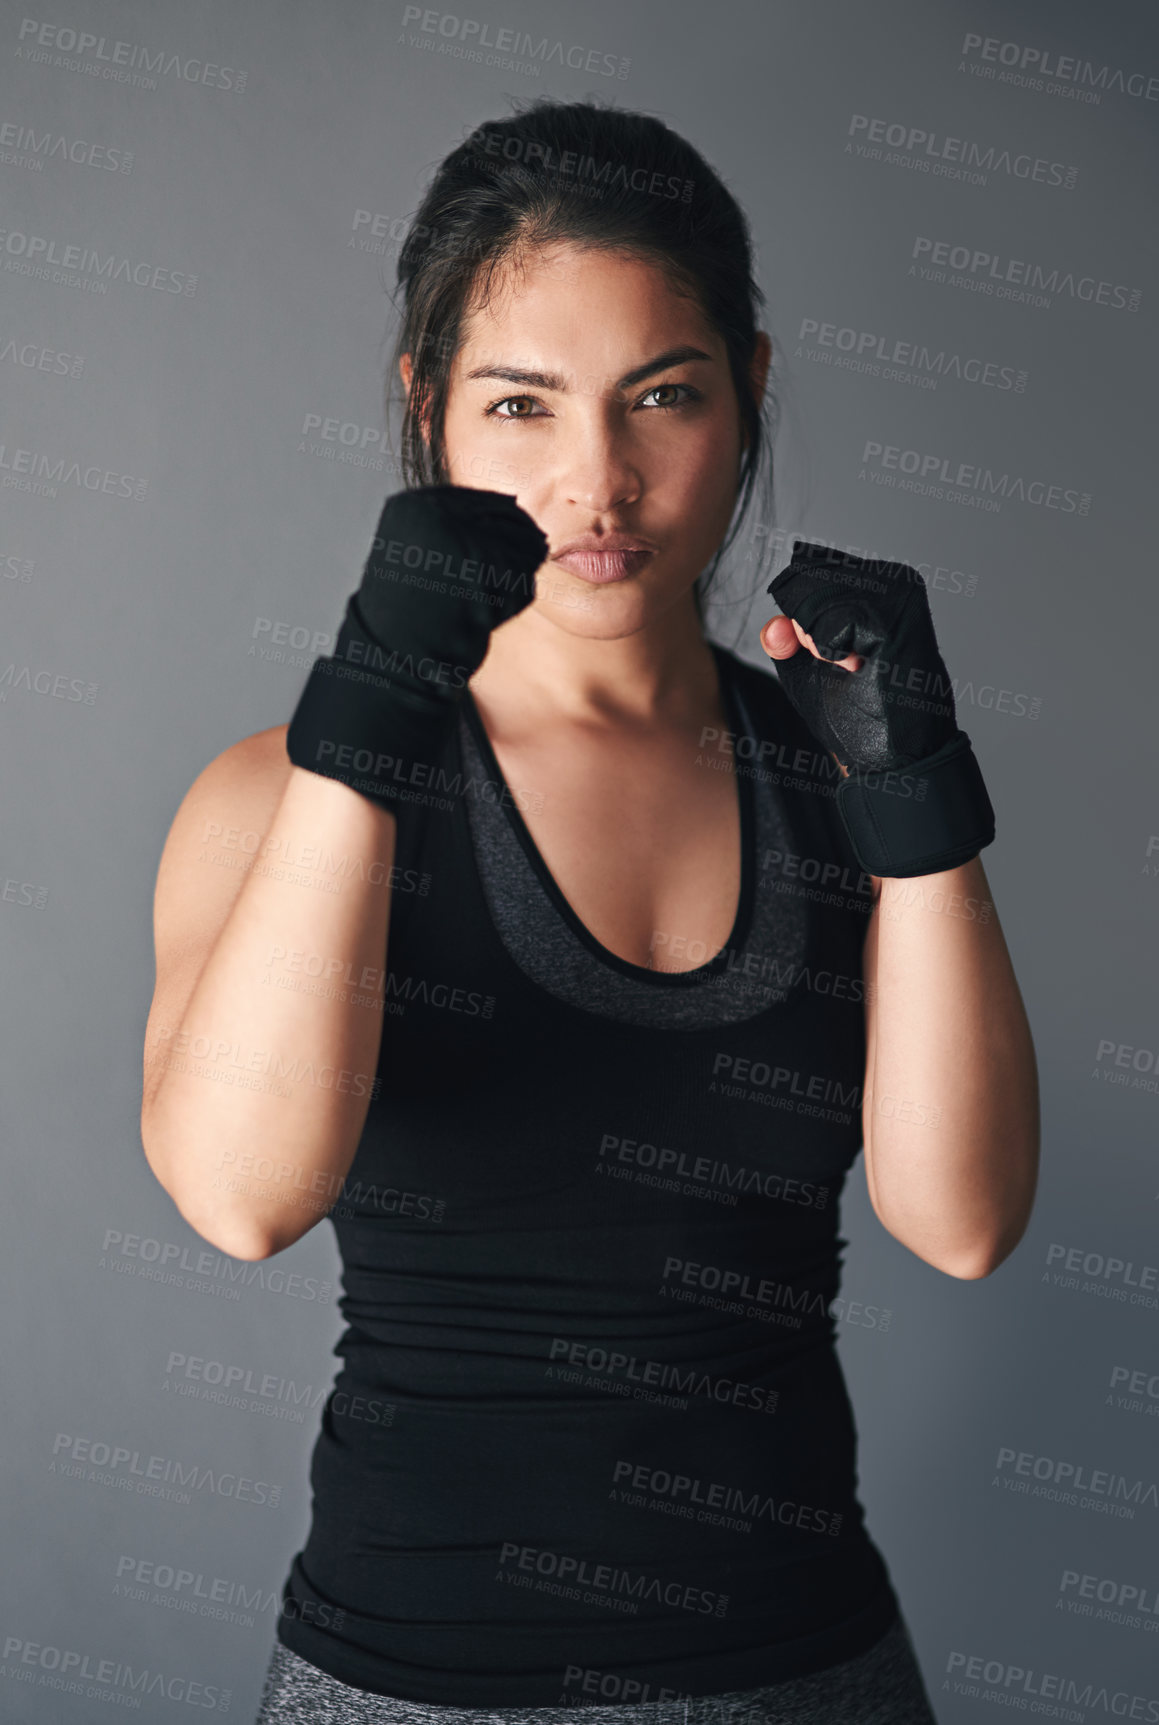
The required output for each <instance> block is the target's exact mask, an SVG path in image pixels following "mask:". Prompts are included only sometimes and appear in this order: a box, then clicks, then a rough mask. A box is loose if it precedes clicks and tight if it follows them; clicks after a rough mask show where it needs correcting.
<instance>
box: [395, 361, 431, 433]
mask: <svg viewBox="0 0 1159 1725" xmlns="http://www.w3.org/2000/svg"><path fill="white" fill-rule="evenodd" d="M398 375H399V376H400V377H401V379H402V387H403V389H404V390H405V391H406V393H407V396H408V398H409V396H410V390H411V379H412V378H413V376H414V366H413V365H412V363H411V356H410V354H409V353H404V354H400V355H399V361H398ZM420 429H421V431H422V436H423V441H424V442H429V440H430V428H429V425H428V417H427V415H426V414H423V415H422V416H421V424H420Z"/></svg>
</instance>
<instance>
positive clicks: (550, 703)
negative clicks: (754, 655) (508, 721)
mask: <svg viewBox="0 0 1159 1725" xmlns="http://www.w3.org/2000/svg"><path fill="white" fill-rule="evenodd" d="M470 686H471V692H472V694H473V695H474V696H475V698H476V701H477V702H478V704H479V706H480V708H481V709H482V710H484V711H486V712H487V713H488V714H493V715H496V716H498V715H500V714H503V715H506V714H510V715H511V716H512V718H515V716H516V715H519V716H520V717H521V718H522V719H523V720H524V721H527V720H528V719H530V718H531V716H533V715H534V716H535V717H536V718H537V719H542V720H544V721H548V722H550V720H552V719H563V720H567V721H571V722H577V723H589V724H590V723H595V724H599V725H615V724H617V723H623V724H630V725H647V724H649V723H650V722H658V723H663V722H673V721H675V722H680V721H681V720H682V719H684V720H686V719H687V718H688V717H689V716H690V715H691V716H693V717H697V716H699V715H701V714H702V713H703V711H704V708H705V704H706V702H707V704H708V705H709V706H710V707H715V705H716V702H717V691H718V679H717V672H716V663H715V660H714V659H713V656H712V650H711V648H710V646H709V644H708V641H707V640H706V639H705V636H704V632H703V629H702V627H701V623H700V618H699V617H698V616H697V613H696V607H695V604H694V603H693V598H692V590H691V588H690V589H689V590H688V592H687V593H686V594H684V595H683V596H682V598H681V600H680V601H678V602H677V603H676V604H675V605H672V606H670V607H669V608H668V609H667V610H666V611H664V612H662V613H661V614H660V615H659V616H658V617H656V618H653V619H652V621H651V622H649V623H648V624H647V625H646V627H644V628H643V629H638V630H637V631H636V632H635V633H634V634H632V635H623V636H620V637H617V638H613V639H611V640H601V639H598V638H596V637H594V636H584V635H572V634H569V633H568V631H567V630H566V629H562V628H560V627H559V626H558V625H557V624H555V623H553V622H552V621H551V620H550V618H548V617H545V616H543V615H541V613H540V612H539V611H537V610H536V608H535V607H534V605H531V606H528V608H527V609H526V610H525V611H521V612H520V613H519V615H518V616H517V617H513V618H512V619H511V620H510V622H507V623H504V624H503V625H502V627H501V628H499V629H497V630H495V632H494V633H493V634H492V636H491V640H490V645H489V646H488V649H487V657H486V659H485V660H484V661H483V664H482V665H481V666H480V668H479V670H478V671H476V673H475V675H474V676H473V677H472V678H471V685H470Z"/></svg>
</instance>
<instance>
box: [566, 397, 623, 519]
mask: <svg viewBox="0 0 1159 1725" xmlns="http://www.w3.org/2000/svg"><path fill="white" fill-rule="evenodd" d="M559 456H560V464H559V470H558V472H557V475H556V481H555V484H556V491H557V495H560V496H562V497H563V499H564V500H565V501H566V502H568V503H574V504H576V505H577V506H578V507H580V508H582V509H587V510H590V511H591V512H592V513H593V514H597V515H602V514H609V513H611V512H612V511H613V510H615V509H622V508H623V507H624V506H625V505H627V504H629V503H635V502H636V501H637V500H638V498H639V497H640V495H641V493H642V492H643V489H644V485H643V476H642V475H641V473H640V470H639V467H638V466H637V465H636V463H635V461H634V460H633V459H632V455H631V451H630V448H629V439H628V438H627V436H626V435H625V433H624V432H622V431H621V430H620V429H619V428H618V427H616V426H615V425H611V424H609V423H607V421H606V420H602V421H600V422H599V423H592V424H585V425H583V426H582V427H581V426H578V425H577V426H575V427H574V428H573V429H572V430H571V431H570V432H569V433H568V434H567V436H566V437H565V438H564V439H562V440H561V443H560V446H559Z"/></svg>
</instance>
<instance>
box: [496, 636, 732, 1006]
mask: <svg viewBox="0 0 1159 1725" xmlns="http://www.w3.org/2000/svg"><path fill="white" fill-rule="evenodd" d="M708 645H709V647H710V649H711V651H712V655H713V659H714V661H715V663H716V669H717V679H718V686H719V691H720V697H721V705H722V707H723V708H724V711H725V714H726V716H727V718H728V720H729V723H730V725H731V727H732V735H733V736H734V737H736V736H739V735H740V734H741V733H742V732H743V731H746V730H747V729H748V725H747V714H746V712H745V709H744V705H743V701H742V699H741V696H740V692H739V690H738V689H736V688H735V686H734V683H733V679H732V677H731V676H730V674H729V670H730V667H729V665H728V660H727V657H726V656H725V653H724V650H723V649H722V648H720V647H718V646H717V644H716V643H715V642H714V641H710V642H709V643H708ZM462 711H463V715H464V718H465V720H466V723H467V725H468V727H469V729H470V732H471V735H472V737H473V739H474V741H475V744H476V746H477V747H478V749H479V752H480V754H481V755H482V757H483V762H484V765H485V766H486V768H487V771H488V773H489V774H490V775H491V777H492V778H493V780H494V782H495V784H496V785H497V786H499V787H501V788H502V791H503V793H504V794H503V795H502V796H501V797H500V798H499V801H500V803H501V805H502V808H503V813H504V815H505V817H506V819H507V823H508V825H509V827H510V828H511V831H512V832H513V833H514V835H515V837H516V839H517V840H518V841H519V844H520V846H521V847H522V850H523V853H524V855H525V856H526V857H527V860H528V862H529V863H530V864H531V867H532V869H533V870H534V872H535V875H536V878H537V879H538V881H539V883H540V885H541V886H542V887H543V889H544V891H545V893H546V894H547V896H548V898H549V900H550V901H551V904H552V905H553V907H554V909H555V911H556V913H557V914H558V915H559V916H560V917H561V918H562V919H563V921H564V923H565V924H566V926H567V927H568V928H569V929H570V930H571V932H572V933H573V934H574V935H575V937H576V939H577V940H579V941H580V942H581V944H582V945H583V946H584V947H585V948H586V949H587V951H588V952H590V953H592V954H593V956H594V957H595V958H597V959H598V960H599V961H600V963H601V964H603V965H605V966H607V968H608V969H610V970H614V971H616V972H617V973H618V974H619V975H621V976H626V977H629V978H631V979H632V980H633V981H636V982H644V983H648V984H651V985H652V986H654V987H657V988H690V987H695V986H696V985H697V984H698V983H699V982H701V981H702V980H704V979H705V978H711V977H714V976H718V975H720V974H721V973H722V972H724V971H725V970H727V967H728V962H729V957H730V955H731V954H733V953H735V952H737V951H740V950H743V947H744V943H745V941H746V940H747V938H748V935H749V931H750V928H751V925H752V915H753V903H754V899H755V859H754V855H753V848H754V845H755V814H754V808H753V800H752V797H753V791H752V782H751V779H750V778H749V775H748V774H747V773H745V772H743V771H736V768H737V765H738V763H737V761H736V758H735V754H734V759H733V770H734V777H735V780H736V789H737V801H738V804H739V810H740V891H739V893H738V895H737V906H736V914H735V916H734V917H733V924H732V928H731V929H730V930H729V932H728V935H727V936H726V938H725V942H724V945H723V946H722V947H721V949H720V951H719V952H717V953H714V954H713V956H712V957H711V958H710V959H706V961H705V962H704V963H703V964H698V965H697V966H696V967H695V968H694V969H692V970H651V969H650V968H649V967H648V966H647V965H643V964H633V963H632V962H631V960H630V959H626V958H621V957H620V955H619V953H616V952H613V951H612V950H611V948H610V947H606V946H604V944H603V942H602V941H599V940H597V939H596V936H595V935H594V934H593V933H592V931H591V930H590V929H589V928H588V926H587V924H586V923H584V922H582V921H581V920H580V918H579V917H578V916H577V915H576V912H575V911H574V909H573V908H572V906H571V903H570V902H569V900H568V899H567V898H566V897H565V896H564V894H563V892H562V891H561V889H560V887H559V884H558V882H557V881H556V879H555V876H554V875H553V874H552V872H551V870H550V869H549V868H548V866H547V864H546V862H545V861H544V859H543V857H542V855H541V854H540V850H539V847H538V845H537V844H536V842H535V840H534V838H533V837H532V836H531V831H530V829H529V827H528V825H527V823H526V821H525V820H524V819H523V816H522V814H521V813H520V811H519V808H518V805H517V803H516V800H515V797H514V795H513V793H512V791H511V788H510V786H509V785H508V783H507V780H506V779H505V778H504V776H503V770H502V768H501V767H500V765H499V761H498V758H497V756H496V754H495V751H494V749H493V748H492V747H491V739H490V737H489V736H488V735H487V727H486V726H485V725H484V723H483V717H482V714H481V713H480V712H479V709H478V707H477V706H476V704H475V696H474V693H473V691H472V690H471V687H470V685H469V684H468V686H467V689H466V692H465V695H464V699H463V702H462Z"/></svg>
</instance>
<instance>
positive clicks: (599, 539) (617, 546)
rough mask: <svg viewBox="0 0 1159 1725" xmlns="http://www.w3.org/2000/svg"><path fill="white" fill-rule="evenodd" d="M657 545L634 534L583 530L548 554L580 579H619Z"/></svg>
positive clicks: (640, 564) (639, 564)
mask: <svg viewBox="0 0 1159 1725" xmlns="http://www.w3.org/2000/svg"><path fill="white" fill-rule="evenodd" d="M656 550H657V547H656V546H655V545H652V544H651V543H650V542H649V541H648V540H646V539H641V538H640V536H639V534H636V533H583V534H580V535H579V537H578V538H575V539H568V540H566V541H565V542H564V544H563V545H561V546H560V548H559V550H558V551H553V552H552V554H551V558H552V562H553V563H562V564H563V566H564V568H565V569H569V570H570V571H571V573H572V574H573V575H578V576H579V577H580V578H581V580H584V581H594V582H603V581H623V580H625V579H626V577H627V576H629V575H634V574H635V573H636V571H637V570H638V569H642V568H643V567H644V565H645V564H646V563H647V561H648V559H649V558H650V557H654V556H655V555H656Z"/></svg>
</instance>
